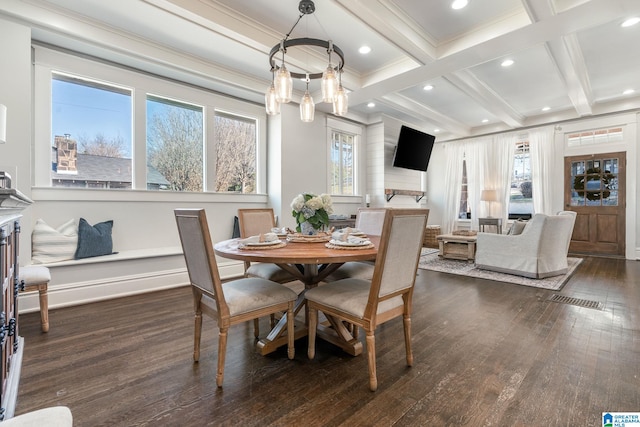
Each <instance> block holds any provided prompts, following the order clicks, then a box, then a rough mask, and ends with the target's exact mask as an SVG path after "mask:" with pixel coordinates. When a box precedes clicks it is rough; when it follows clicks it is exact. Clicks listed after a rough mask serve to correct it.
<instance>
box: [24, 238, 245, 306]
mask: <svg viewBox="0 0 640 427" xmlns="http://www.w3.org/2000/svg"><path fill="white" fill-rule="evenodd" d="M220 261H221V262H220V263H219V265H218V267H219V269H220V275H221V278H223V279H227V278H232V277H238V276H241V275H242V274H243V272H244V269H243V267H244V265H243V263H242V262H239V261H231V260H224V259H221V260H220ZM33 265H42V266H45V267H47V268H49V270H50V272H51V281H50V282H49V286H48V298H49V309H50V310H51V309H55V308H60V307H67V306H72V305H79V304H86V303H90V302H96V301H102V300H107V299H112V298H120V297H125V296H129V295H136V294H141V293H146V292H153V291H158V290H162V289H169V288H175V287H179V286H186V285H188V284H189V276H188V274H187V269H186V266H185V262H184V256H183V254H182V247H180V246H170V247H160V248H146V249H132V250H124V251H118V253H114V254H110V255H102V256H97V257H91V258H83V259H78V260H68V261H58V262H51V263H45V264H33ZM38 310H39V303H38V293H37V292H29V293H24V294H22V295H21V296H20V312H22V313H28V312H32V311H38Z"/></svg>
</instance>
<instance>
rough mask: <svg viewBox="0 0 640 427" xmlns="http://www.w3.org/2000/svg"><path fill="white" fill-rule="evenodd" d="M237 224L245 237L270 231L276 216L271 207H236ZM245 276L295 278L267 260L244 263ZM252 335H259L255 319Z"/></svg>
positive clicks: (283, 280)
mask: <svg viewBox="0 0 640 427" xmlns="http://www.w3.org/2000/svg"><path fill="white" fill-rule="evenodd" d="M238 225H239V227H240V238H242V239H246V238H247V237H250V236H257V235H259V234H264V233H270V232H271V229H272V228H274V227H275V226H276V217H275V215H274V213H273V209H271V208H257V209H253V208H252V209H238ZM244 275H245V277H260V278H262V279H267V280H272V281H274V282H278V283H289V282H293V281H294V280H297V279H296V278H295V277H293V276H292V275H291V274H290V273H288V272H286V271H285V270H283V269H281V268H280V267H278V266H277V265H275V264H272V263H269V262H254V263H250V262H249V261H245V263H244ZM270 318H271V327H272V328H273V326H274V325H275V316H274V315H271V317H270ZM253 325H254V328H253V331H254V335H255V337H256V338H258V336H259V335H260V322H259V319H255V320H254V322H253Z"/></svg>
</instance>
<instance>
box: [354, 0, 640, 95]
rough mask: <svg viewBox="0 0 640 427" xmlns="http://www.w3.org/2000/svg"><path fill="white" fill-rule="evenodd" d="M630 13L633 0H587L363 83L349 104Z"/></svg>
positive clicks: (634, 10) (639, 7)
mask: <svg viewBox="0 0 640 427" xmlns="http://www.w3.org/2000/svg"><path fill="white" fill-rule="evenodd" d="M633 14H640V2H639V1H637V0H591V1H589V2H587V3H583V4H580V5H578V6H576V7H574V8H572V9H569V10H567V11H565V12H563V13H562V14H559V15H554V16H552V17H550V18H549V19H546V20H544V21H540V22H536V23H534V24H531V25H528V26H525V27H523V28H520V29H518V30H515V31H512V32H510V33H508V34H502V35H499V36H497V37H495V38H493V39H490V40H487V41H484V42H482V43H480V44H478V45H475V46H473V47H471V48H468V49H464V50H461V51H458V52H455V53H452V54H450V55H447V56H445V57H442V58H440V59H439V60H437V61H435V62H433V63H430V64H426V65H423V66H420V67H418V68H416V69H413V70H409V71H406V72H404V73H402V74H399V75H397V76H394V77H391V78H389V79H386V80H385V81H382V82H378V83H375V84H372V85H369V86H365V87H363V88H362V89H359V90H357V91H354V92H352V93H351V94H350V95H349V97H350V99H349V100H350V102H352V103H353V105H357V104H360V103H363V102H367V101H368V100H370V99H375V98H380V97H382V96H383V95H385V94H388V93H392V92H396V91H400V90H403V89H406V88H408V87H412V86H415V85H417V84H420V83H422V82H424V81H427V80H430V79H434V78H436V77H440V76H444V75H447V74H451V73H453V72H454V71H456V70H460V69H468V68H471V67H473V66H475V65H478V64H481V63H484V62H487V61H490V60H493V59H496V58H500V57H502V56H504V55H507V54H510V53H513V52H518V51H521V50H523V49H525V48H526V47H527V46H533V45H536V44H542V43H546V42H548V41H550V40H553V39H557V38H559V37H562V36H564V35H565V34H568V33H576V32H578V31H580V30H583V29H587V28H592V27H594V26H597V25H601V24H604V23H608V22H611V21H612V20H614V19H619V18H621V17H626V16H629V15H633Z"/></svg>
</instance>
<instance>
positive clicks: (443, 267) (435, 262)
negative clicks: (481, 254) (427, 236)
mask: <svg viewBox="0 0 640 427" xmlns="http://www.w3.org/2000/svg"><path fill="white" fill-rule="evenodd" d="M567 262H568V264H569V271H568V272H567V273H566V274H563V275H560V276H554V277H547V278H544V279H530V278H528V277H521V276H515V275H513V274H505V273H497V272H494V271H488V270H480V269H479V268H476V265H475V264H474V263H472V262H468V261H459V260H455V259H442V258H440V257H439V256H438V250H437V249H428V248H424V249H422V255H421V256H420V265H419V266H418V267H419V268H422V269H424V270H433V271H439V272H442V273H449V274H458V275H461V276H469V277H477V278H480V279H487V280H495V281H498V282H507V283H513V284H516V285H523V286H533V287H535V288H542V289H549V290H552V291H557V290H559V289H560V288H562V286H563V285H564V284H565V283H566V282H567V280H569V278H570V277H571V275H572V274H573V272H574V271H575V270H576V268H577V267H578V266H579V265H580V263H581V262H582V258H572V257H569V258H567Z"/></svg>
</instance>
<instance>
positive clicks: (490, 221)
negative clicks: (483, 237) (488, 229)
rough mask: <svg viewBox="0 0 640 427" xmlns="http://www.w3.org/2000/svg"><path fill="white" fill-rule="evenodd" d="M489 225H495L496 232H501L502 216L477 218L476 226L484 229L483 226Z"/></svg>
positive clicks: (481, 229)
mask: <svg viewBox="0 0 640 427" xmlns="http://www.w3.org/2000/svg"><path fill="white" fill-rule="evenodd" d="M487 225H490V226H494V227H496V231H497V233H498V234H502V218H478V228H480V231H483V232H484V231H485V230H484V227H485V226H487Z"/></svg>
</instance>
